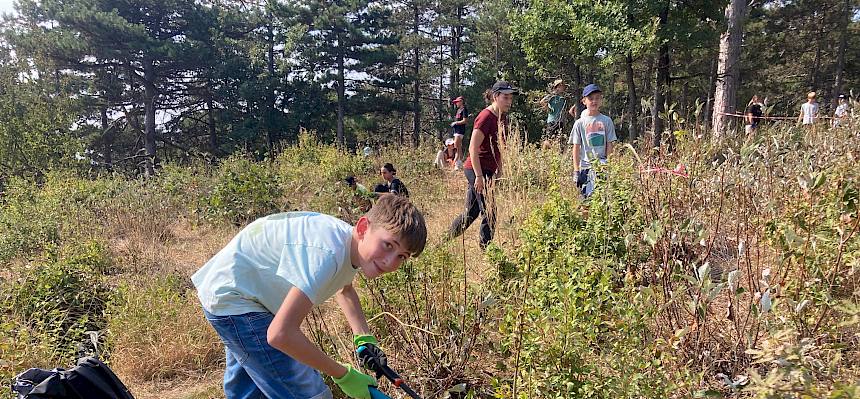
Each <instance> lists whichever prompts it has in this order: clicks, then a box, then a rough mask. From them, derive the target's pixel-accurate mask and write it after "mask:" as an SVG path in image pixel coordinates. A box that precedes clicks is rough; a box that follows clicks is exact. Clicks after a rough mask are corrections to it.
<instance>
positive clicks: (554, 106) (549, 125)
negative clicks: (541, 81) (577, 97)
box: [540, 79, 567, 140]
mask: <svg viewBox="0 0 860 399" xmlns="http://www.w3.org/2000/svg"><path fill="white" fill-rule="evenodd" d="M550 89H551V90H552V92H551V93H550V94H547V95H545V96H544V97H543V98H541V100H540V105H541V107H543V108H544V109H545V110H547V115H546V125H544V137H543V138H544V140H547V139H550V140H552V139H555V138H558V137H559V136H560V135H561V134H562V131H563V129H564V121H565V120H566V119H567V118H566V117H565V115H564V110H565V108H567V107H566V106H567V98H566V97H565V95H566V93H565V92H566V91H567V84H565V83H564V80H562V79H556V80H555V81H554V82H552V87H551V88H550Z"/></svg>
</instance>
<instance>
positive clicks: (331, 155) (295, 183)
mask: <svg viewBox="0 0 860 399" xmlns="http://www.w3.org/2000/svg"><path fill="white" fill-rule="evenodd" d="M275 164H276V165H277V170H278V174H279V175H280V176H281V177H282V178H283V181H284V182H285V187H284V188H285V189H286V190H290V189H294V191H295V192H304V191H307V190H312V191H314V192H315V191H316V190H318V189H319V188H320V186H321V185H325V184H327V183H328V184H334V183H338V182H340V181H342V180H343V179H344V178H346V177H347V176H350V175H361V174H363V173H366V172H367V171H368V170H369V169H370V167H371V164H370V159H368V158H365V157H363V156H359V155H356V154H349V153H346V152H344V151H343V150H341V149H339V148H337V147H336V146H334V145H332V144H323V143H320V142H319V141H317V139H316V137H314V136H313V135H312V134H311V133H308V132H303V133H301V134H300V135H299V142H298V144H296V145H294V146H290V147H287V148H284V150H283V152H281V153H280V154H279V155H278V157H277V159H276V161H275Z"/></svg>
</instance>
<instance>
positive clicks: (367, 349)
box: [357, 343, 388, 378]
mask: <svg viewBox="0 0 860 399" xmlns="http://www.w3.org/2000/svg"><path fill="white" fill-rule="evenodd" d="M357 352H358V360H359V361H360V362H361V366H362V367H364V368H366V369H368V370H371V371H374V372H376V378H379V377H381V376H382V374H383V373H382V369H383V368H384V367H385V366H387V365H388V357H386V356H385V352H383V351H382V349H379V347H377V346H376V345H374V344H369V343H368V344H364V345H362V346H360V347H359V348H358V351H357Z"/></svg>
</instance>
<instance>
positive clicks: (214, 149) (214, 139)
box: [206, 95, 218, 157]
mask: <svg viewBox="0 0 860 399" xmlns="http://www.w3.org/2000/svg"><path fill="white" fill-rule="evenodd" d="M206 118H207V120H208V121H209V152H211V153H212V156H213V157H214V156H217V155H218V135H217V134H216V131H217V129H216V128H215V111H214V110H213V109H212V96H211V95H210V96H209V97H207V98H206Z"/></svg>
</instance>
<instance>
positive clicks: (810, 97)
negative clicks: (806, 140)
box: [797, 91, 818, 126]
mask: <svg viewBox="0 0 860 399" xmlns="http://www.w3.org/2000/svg"><path fill="white" fill-rule="evenodd" d="M815 96H816V94H815V92H814V91H810V92H809V93H808V94H807V95H806V102H805V103H803V105H801V106H800V115H799V116H798V117H797V122H799V123H803V125H805V126H807V125H812V124H815V121H816V120H818V103H817V102H815Z"/></svg>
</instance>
